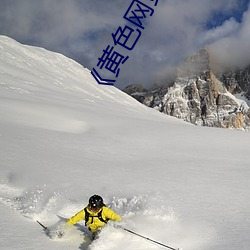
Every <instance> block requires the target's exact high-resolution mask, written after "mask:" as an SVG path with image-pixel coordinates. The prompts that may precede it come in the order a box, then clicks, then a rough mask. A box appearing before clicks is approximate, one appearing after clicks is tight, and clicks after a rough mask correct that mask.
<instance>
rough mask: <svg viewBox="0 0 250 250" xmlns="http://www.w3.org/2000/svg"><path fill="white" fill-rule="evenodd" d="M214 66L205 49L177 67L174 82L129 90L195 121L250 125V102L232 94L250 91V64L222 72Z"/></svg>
mask: <svg viewBox="0 0 250 250" xmlns="http://www.w3.org/2000/svg"><path fill="white" fill-rule="evenodd" d="M212 68H213V67H212V65H211V60H210V54H209V51H208V50H206V49H202V50H200V51H198V52H197V53H195V54H194V55H192V56H190V57H188V58H187V59H186V60H185V61H184V62H183V64H181V65H180V66H179V67H178V69H177V76H176V79H175V81H174V82H173V84H171V86H164V85H163V86H161V87H154V88H152V89H150V90H149V91H146V90H145V89H144V90H143V91H140V92H138V91H137V92H136V93H135V92H133V91H132V93H129V94H130V95H132V96H133V97H134V98H136V99H137V100H138V101H140V102H142V103H144V104H145V105H147V106H149V107H152V108H155V109H157V110H159V111H160V112H163V113H165V114H167V115H171V116H175V117H177V118H180V119H183V120H185V121H187V122H191V123H193V124H196V125H203V126H211V127H223V128H236V129H248V128H250V109H249V106H248V105H247V102H246V101H244V100H241V99H238V98H236V97H235V96H234V95H233V94H235V93H242V94H244V95H245V96H248V95H247V93H250V91H249V85H250V67H248V69H244V70H241V71H230V72H226V73H225V72H224V73H220V74H218V73H214V71H213V70H212ZM131 88H132V87H130V89H131ZM141 89H142V88H141ZM126 92H127V91H126ZM249 96H250V94H249Z"/></svg>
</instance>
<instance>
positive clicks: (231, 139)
mask: <svg viewBox="0 0 250 250" xmlns="http://www.w3.org/2000/svg"><path fill="white" fill-rule="evenodd" d="M249 142H250V135H249V133H247V132H242V131H231V130H222V129H209V128H203V127H195V126H192V125H189V124H186V123H184V122H181V121H179V120H176V119H174V118H171V117H167V116H165V115H163V114H160V113H158V112H157V111H155V110H152V109H149V108H147V107H145V106H143V105H141V104H140V103H138V102H137V101H135V100H134V99H133V98H132V97H129V96H127V95H126V94H124V93H123V92H121V91H119V90H118V89H116V88H115V87H112V86H105V85H98V84H97V83H96V82H95V80H94V79H93V77H92V75H91V74H90V72H89V71H88V70H87V69H84V68H83V67H82V66H81V65H79V64H77V63H76V62H74V61H72V60H70V59H68V58H66V57H64V56H62V55H60V54H56V53H53V52H49V51H46V50H44V49H41V48H35V47H29V46H24V45H21V44H19V43H17V42H15V41H14V40H11V39H10V38H7V37H4V36H0V157H1V163H0V201H1V203H0V211H1V214H2V218H1V224H0V228H1V232H3V233H1V236H0V248H1V249H83V250H84V249H85V250H86V249H90V250H97V249H98V250H104V249H111V250H112V249H114V250H117V249H121V250H128V249H129V250H131V249H133V250H136V249H143V250H151V249H162V247H160V246H157V245H155V244H152V243H150V242H148V241H146V240H144V239H141V238H139V237H136V236H133V235H130V234H128V233H126V232H125V231H122V230H119V229H115V228H113V227H112V226H107V227H106V228H105V229H104V230H103V231H102V233H101V235H100V238H99V239H98V240H97V241H95V242H94V243H92V244H90V242H89V241H88V239H87V238H86V237H84V236H83V232H82V230H81V228H79V227H73V228H72V229H70V231H69V232H68V233H67V234H66V236H65V238H64V239H61V240H58V239H57V240H56V239H54V240H51V239H49V238H48V237H47V236H46V235H45V234H44V233H43V232H42V228H41V227H40V226H39V225H38V224H37V223H36V220H37V219H39V220H40V221H42V222H44V223H45V224H46V225H48V226H53V225H54V224H55V223H56V222H57V221H58V220H59V218H58V217H57V215H60V216H62V217H66V218H68V217H70V216H71V215H73V214H74V213H76V212H78V211H79V210H80V209H82V208H83V207H84V206H85V205H86V203H87V201H88V198H89V196H90V195H92V194H94V193H97V194H100V195H102V196H103V197H104V200H105V202H106V203H107V205H108V206H110V207H111V208H112V209H114V210H115V211H116V212H117V213H119V214H121V216H122V217H123V222H122V225H123V226H125V227H127V228H129V229H131V230H134V231H136V232H137V233H140V234H143V235H145V236H147V237H150V238H152V239H154V240H157V241H160V242H162V243H164V244H167V245H170V246H172V247H182V248H183V249H185V250H191V249H192V250H198V249H199V250H200V249H201V250H212V249H215V248H216V249H220V250H230V249H232V250H235V249H241V250H248V249H249V248H250V239H249V234H250V229H249V228H250V227H249V218H250V216H249V215H250V201H249V194H250V191H249V190H250V181H249V179H250V167H249V159H250V157H249ZM11 237H12V238H13V240H12V241H10V238H11Z"/></svg>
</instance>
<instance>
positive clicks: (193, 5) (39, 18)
mask: <svg viewBox="0 0 250 250" xmlns="http://www.w3.org/2000/svg"><path fill="white" fill-rule="evenodd" d="M242 1H245V0H242ZM242 1H238V0H220V1H218V0H210V1H207V0H199V1H197V0H179V1H176V0H160V1H158V6H156V7H154V4H153V2H151V1H149V0H147V1H146V0H145V1H143V2H144V3H145V4H148V5H149V6H151V7H152V8H154V14H153V16H151V17H148V18H147V19H146V22H145V25H146V27H145V29H144V30H142V35H141V37H140V39H139V41H138V43H137V44H136V46H135V48H134V49H133V50H132V51H131V52H128V51H126V50H124V49H122V48H120V49H118V46H116V47H115V48H117V51H118V52H119V53H121V54H122V53H123V54H124V55H125V56H126V55H129V59H128V60H127V61H126V63H124V65H122V66H121V71H120V75H119V78H118V79H117V82H118V83H117V84H116V86H118V87H120V88H122V87H124V86H125V85H127V84H129V83H135V82H137V83H144V84H145V86H147V87H148V86H150V85H152V83H153V82H154V81H157V80H159V79H164V78H166V77H167V74H168V73H169V72H172V69H173V68H174V67H175V66H176V65H177V64H178V63H179V62H180V61H181V60H183V59H184V58H186V57H187V56H189V55H190V54H192V53H194V52H195V51H197V50H198V49H200V48H203V47H204V46H211V48H212V49H213V52H214V53H215V54H217V55H218V57H220V58H224V61H226V62H228V60H230V58H227V57H228V55H226V54H228V51H227V49H226V48H228V49H231V48H234V49H235V48H236V46H238V45H241V48H240V50H241V51H240V54H242V55H243V54H245V55H246V54H247V53H246V51H245V49H248V51H249V47H248V43H247V41H249V36H250V32H249V26H250V25H249V17H248V16H249V13H248V12H246V13H245V15H244V18H243V20H242V22H239V21H238V20H237V19H236V18H234V17H233V14H234V12H235V10H238V9H239V8H240V2H242ZM131 2H132V0H131V1H124V0H105V1H103V0H91V1H89V0H71V1H68V0H43V1H33V0H22V1H17V0H16V1H9V0H1V1H0V33H1V34H5V35H8V36H10V37H13V38H14V39H16V40H18V41H20V42H23V43H29V44H33V45H38V46H42V47H45V48H47V49H50V50H54V51H57V52H61V53H63V54H65V55H67V56H69V57H71V58H73V59H76V60H77V61H78V62H80V63H82V64H83V65H85V66H87V67H89V68H90V69H92V67H95V66H96V64H97V63H98V58H100V57H101V55H102V53H103V50H104V49H106V47H107V45H111V46H113V39H112V36H111V33H114V32H115V31H116V30H117V28H118V27H119V26H121V27H124V25H125V24H127V25H130V26H131V27H133V28H136V27H135V26H133V25H132V24H131V23H128V22H126V20H125V19H123V16H124V14H125V12H126V10H127V9H128V7H129V5H130V3H131ZM218 13H219V14H221V15H222V16H225V17H229V18H226V20H224V22H222V23H221V24H217V23H216V20H214V17H215V16H216V15H215V14H218ZM217 16H218V15H217ZM213 22H214V23H215V25H214V28H213V29H209V30H208V29H207V24H208V23H213ZM230 51H231V50H230ZM244 52H245V53H244ZM235 53H236V52H235Z"/></svg>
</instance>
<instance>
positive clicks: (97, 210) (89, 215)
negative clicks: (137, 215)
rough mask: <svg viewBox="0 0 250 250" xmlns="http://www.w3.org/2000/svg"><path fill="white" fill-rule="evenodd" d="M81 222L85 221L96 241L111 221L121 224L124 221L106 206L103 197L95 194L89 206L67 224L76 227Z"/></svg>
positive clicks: (90, 199)
mask: <svg viewBox="0 0 250 250" xmlns="http://www.w3.org/2000/svg"><path fill="white" fill-rule="evenodd" d="M80 220H85V226H87V227H88V228H89V230H90V231H91V232H92V238H93V239H94V238H95V237H96V236H97V234H98V232H99V231H100V230H101V228H102V227H104V226H105V224H106V223H107V222H108V221H109V220H112V221H118V222H120V221H121V220H122V219H121V217H120V216H119V215H118V214H116V213H115V212H114V211H113V210H111V209H110V208H108V207H106V206H105V204H104V203H103V199H102V197H101V196H99V195H96V194H95V195H93V196H91V197H90V198H89V204H88V205H87V206H86V207H85V208H84V209H82V210H81V211H79V212H78V213H77V214H75V215H74V216H72V217H71V218H70V219H69V220H68V221H67V224H69V225H74V224H76V223H77V222H78V221H80Z"/></svg>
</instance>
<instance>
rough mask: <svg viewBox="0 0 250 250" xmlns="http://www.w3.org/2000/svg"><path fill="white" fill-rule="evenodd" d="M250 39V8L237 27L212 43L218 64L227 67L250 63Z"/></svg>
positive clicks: (211, 46) (211, 47)
mask: <svg viewBox="0 0 250 250" xmlns="http://www.w3.org/2000/svg"><path fill="white" fill-rule="evenodd" d="M224 28H225V27H224ZM249 40H250V9H248V11H246V12H245V13H244V15H243V18H242V22H241V23H238V28H237V29H235V30H234V31H233V32H231V33H229V34H227V35H226V36H225V37H223V38H222V39H217V40H215V41H214V42H213V43H212V44H210V51H211V52H212V53H213V56H214V59H215V60H216V61H217V63H218V64H222V65H224V66H225V67H237V66H238V67H245V66H247V65H249V64H250V56H249V51H250V43H249Z"/></svg>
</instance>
